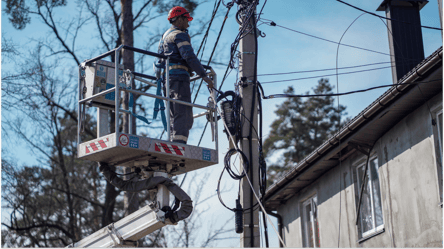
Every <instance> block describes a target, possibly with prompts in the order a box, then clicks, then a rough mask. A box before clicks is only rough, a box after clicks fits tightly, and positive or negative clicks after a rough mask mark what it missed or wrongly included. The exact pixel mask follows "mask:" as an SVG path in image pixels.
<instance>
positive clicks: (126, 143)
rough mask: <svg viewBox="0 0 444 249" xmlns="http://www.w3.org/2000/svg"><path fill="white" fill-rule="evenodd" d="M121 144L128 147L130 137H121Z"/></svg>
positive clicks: (123, 135)
mask: <svg viewBox="0 0 444 249" xmlns="http://www.w3.org/2000/svg"><path fill="white" fill-rule="evenodd" d="M119 142H120V144H121V145H122V146H127V145H128V143H129V139H128V136H127V135H125V134H122V135H120V137H119Z"/></svg>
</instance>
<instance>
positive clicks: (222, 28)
mask: <svg viewBox="0 0 444 249" xmlns="http://www.w3.org/2000/svg"><path fill="white" fill-rule="evenodd" d="M230 10H231V8H228V10H227V13H226V14H225V18H224V21H223V22H222V25H221V28H220V31H219V34H218V36H217V39H216V42H215V44H214V47H213V51H212V52H211V56H210V59H209V60H208V64H207V65H208V66H209V65H210V63H211V59H212V58H213V55H214V52H215V51H216V47H217V44H218V43H219V39H220V36H221V34H222V31H223V30H224V27H225V22H226V21H227V19H228V14H229V13H230ZM227 70H228V69H227ZM202 82H203V81H202V80H201V81H200V84H199V87H198V89H197V92H196V95H195V97H194V100H193V104H194V103H195V102H196V99H197V96H198V94H199V91H200V88H201V86H202ZM193 90H194V85H193ZM219 90H220V88H219ZM192 92H193V91H192Z"/></svg>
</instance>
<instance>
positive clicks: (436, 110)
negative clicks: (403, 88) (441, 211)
mask: <svg viewBox="0 0 444 249" xmlns="http://www.w3.org/2000/svg"><path fill="white" fill-rule="evenodd" d="M442 107H443V105H442V103H438V104H436V105H434V106H433V107H432V108H431V109H432V110H431V112H432V115H433V118H434V119H435V122H436V125H435V126H433V136H434V137H435V136H437V139H435V138H433V145H434V147H435V148H434V149H435V152H434V153H433V155H434V156H435V166H436V171H437V172H436V177H437V187H438V195H439V196H438V197H439V202H440V203H439V205H440V206H441V207H442V206H443V192H444V190H443V186H442V181H443V176H442V168H443V165H442V164H443V141H442V137H443V135H444V134H441V133H444V132H443V130H442V128H443V124H442V123H441V121H440V119H439V115H443V118H444V114H443V108H442ZM440 127H441V129H440ZM436 140H438V142H436ZM436 147H437V148H436ZM436 149H438V150H439V153H436ZM439 164H441V165H439ZM440 167H441V169H440Z"/></svg>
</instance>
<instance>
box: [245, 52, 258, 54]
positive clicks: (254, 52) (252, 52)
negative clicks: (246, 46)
mask: <svg viewBox="0 0 444 249" xmlns="http://www.w3.org/2000/svg"><path fill="white" fill-rule="evenodd" d="M242 53H243V54H256V53H255V52H242Z"/></svg>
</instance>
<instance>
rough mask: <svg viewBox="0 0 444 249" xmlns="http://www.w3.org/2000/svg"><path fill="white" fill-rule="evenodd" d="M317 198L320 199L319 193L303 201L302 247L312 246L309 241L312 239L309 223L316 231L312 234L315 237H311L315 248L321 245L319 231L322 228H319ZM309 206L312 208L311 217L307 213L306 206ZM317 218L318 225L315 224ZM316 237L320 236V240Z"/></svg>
mask: <svg viewBox="0 0 444 249" xmlns="http://www.w3.org/2000/svg"><path fill="white" fill-rule="evenodd" d="M317 199H318V197H317V194H314V195H312V196H310V197H309V198H307V199H305V200H304V201H302V202H301V211H302V212H301V215H302V219H301V221H302V222H301V223H302V229H301V232H302V247H310V241H309V240H310V238H309V237H310V231H308V229H309V226H308V225H309V224H308V223H310V225H311V227H312V229H313V231H314V233H313V235H312V236H313V237H312V238H311V239H312V240H313V248H318V247H321V236H320V231H319V230H320V229H319V218H318V204H317ZM307 206H310V208H311V211H310V217H307V214H306V207H307ZM315 220H316V222H317V225H316V224H315ZM316 228H317V229H316ZM316 238H318V241H317V239H316Z"/></svg>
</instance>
